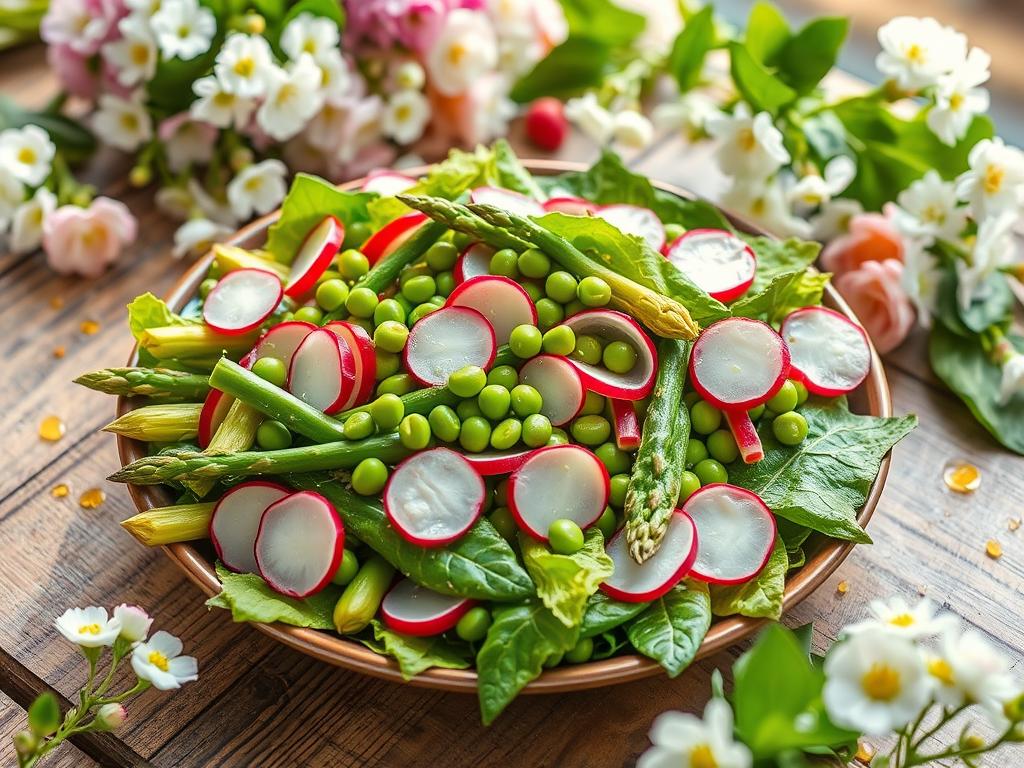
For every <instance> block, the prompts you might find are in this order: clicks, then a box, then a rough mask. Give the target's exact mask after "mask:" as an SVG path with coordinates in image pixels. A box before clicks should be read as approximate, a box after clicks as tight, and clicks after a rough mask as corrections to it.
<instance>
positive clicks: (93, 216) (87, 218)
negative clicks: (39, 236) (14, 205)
mask: <svg viewBox="0 0 1024 768" xmlns="http://www.w3.org/2000/svg"><path fill="white" fill-rule="evenodd" d="M137 229H138V225H137V223H136V221H135V217H134V216H132V215H131V213H130V212H129V211H128V208H127V206H125V204H124V203H121V202H118V201H117V200H111V199H110V198H109V197H97V198H96V199H95V200H93V201H92V204H91V205H90V206H89V207H88V208H78V207H77V206H74V205H64V206H61V207H60V208H58V209H57V210H56V211H54V212H53V213H51V214H50V215H49V216H47V217H46V221H45V222H43V250H45V251H46V259H47V261H48V262H49V264H50V266H51V267H52V268H53V269H54V270H55V271H56V272H60V273H61V274H65V275H66V274H79V275H83V276H85V277H98V276H99V275H100V274H102V273H103V270H104V269H106V267H107V266H108V265H109V264H111V263H112V262H114V261H115V260H116V259H117V257H118V256H119V255H120V254H121V249H122V248H123V247H124V246H125V245H127V244H128V243H130V242H132V241H133V240H134V239H135V233H136V231H137Z"/></svg>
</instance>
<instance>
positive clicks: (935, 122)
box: [926, 48, 992, 147]
mask: <svg viewBox="0 0 1024 768" xmlns="http://www.w3.org/2000/svg"><path fill="white" fill-rule="evenodd" d="M991 61H992V57H991V56H989V55H988V54H987V53H985V51H983V50H981V49H980V48H972V49H971V52H970V54H969V55H968V56H967V58H966V59H965V60H964V62H963V63H962V64H960V65H958V66H957V68H956V69H954V70H953V71H952V72H950V73H949V74H948V75H942V76H941V77H940V78H939V85H938V88H937V89H936V91H935V106H933V107H932V108H931V109H930V110H928V116H927V118H926V122H927V123H928V127H929V128H931V130H932V133H934V134H935V135H936V136H938V137H939V140H940V141H942V143H944V144H948V145H949V146H951V147H952V146H954V145H955V144H956V143H957V142H958V141H959V140H960V139H962V138H963V137H964V136H965V135H966V134H967V129H968V128H970V127H971V121H972V120H974V116H975V115H980V114H982V113H984V112H986V111H988V105H989V95H988V91H987V90H986V89H984V88H979V87H978V86H980V85H981V84H982V83H984V82H985V81H987V80H988V78H989V72H988V65H989V64H990V63H991Z"/></svg>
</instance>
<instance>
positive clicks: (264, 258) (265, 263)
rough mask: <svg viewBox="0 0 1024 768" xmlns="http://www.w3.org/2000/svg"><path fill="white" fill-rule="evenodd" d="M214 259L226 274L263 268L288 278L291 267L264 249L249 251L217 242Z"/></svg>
mask: <svg viewBox="0 0 1024 768" xmlns="http://www.w3.org/2000/svg"><path fill="white" fill-rule="evenodd" d="M213 260H214V261H215V262H216V263H217V266H218V267H220V271H221V272H223V273H224V274H227V273H228V272H234V271H235V270H238V269H263V270H266V271H267V272H273V273H274V274H275V275H277V276H278V277H280V278H281V280H282V281H283V280H287V279H288V274H289V268H288V267H287V266H286V265H284V264H282V263H281V262H279V261H276V260H274V259H273V258H271V257H270V256H269V255H266V254H264V253H263V252H262V251H247V250H245V249H244V248H239V247H238V246H235V245H223V244H221V243H217V244H216V245H214V246H213Z"/></svg>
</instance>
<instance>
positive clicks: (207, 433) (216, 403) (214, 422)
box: [196, 345, 259, 448]
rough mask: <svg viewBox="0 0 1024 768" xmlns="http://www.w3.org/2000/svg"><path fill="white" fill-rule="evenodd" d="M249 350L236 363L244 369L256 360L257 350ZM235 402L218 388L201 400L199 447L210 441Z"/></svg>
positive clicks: (197, 438)
mask: <svg viewBox="0 0 1024 768" xmlns="http://www.w3.org/2000/svg"><path fill="white" fill-rule="evenodd" d="M258 349H259V346H258V345H257V347H256V349H253V350H251V351H250V352H249V353H248V354H246V355H245V356H244V357H243V358H242V359H241V360H239V361H238V364H239V365H240V366H242V367H243V368H245V369H246V370H248V369H250V368H252V364H253V363H255V362H256V359H257V350H258ZM234 402H235V398H234V397H232V396H231V395H229V394H227V393H226V392H221V391H220V390H219V389H211V390H210V391H209V392H208V393H207V395H206V399H205V400H204V401H203V407H202V409H200V411H199V430H198V432H197V434H196V442H198V443H199V447H200V448H206V447H207V446H208V445H209V444H210V441H211V440H213V436H214V435H215V434H216V433H217V428H218V427H219V426H220V425H221V422H222V421H224V417H225V416H227V415H228V411H229V410H231V404H232V403H234Z"/></svg>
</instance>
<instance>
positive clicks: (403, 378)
mask: <svg viewBox="0 0 1024 768" xmlns="http://www.w3.org/2000/svg"><path fill="white" fill-rule="evenodd" d="M414 389H416V379H414V378H413V377H412V376H410V375H409V374H408V373H394V374H392V375H391V376H388V377H387V378H386V379H384V380H383V381H381V383H380V384H378V385H377V396H378V397H380V396H381V395H388V394H390V395H398V396H399V397H401V396H402V395H408V394H409V393H410V392H412V391H413V390H414Z"/></svg>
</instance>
